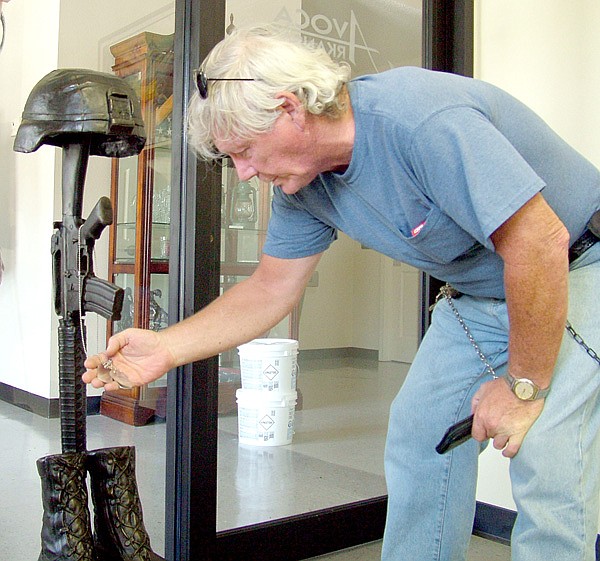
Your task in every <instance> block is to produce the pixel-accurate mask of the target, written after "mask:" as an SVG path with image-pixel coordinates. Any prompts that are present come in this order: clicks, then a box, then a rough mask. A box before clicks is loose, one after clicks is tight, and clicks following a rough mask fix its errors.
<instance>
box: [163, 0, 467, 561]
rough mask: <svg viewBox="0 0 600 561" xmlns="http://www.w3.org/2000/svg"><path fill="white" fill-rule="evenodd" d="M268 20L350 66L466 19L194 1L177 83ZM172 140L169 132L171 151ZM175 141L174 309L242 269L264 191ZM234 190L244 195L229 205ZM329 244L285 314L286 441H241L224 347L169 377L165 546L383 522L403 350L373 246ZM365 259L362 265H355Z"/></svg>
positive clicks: (193, 554)
mask: <svg viewBox="0 0 600 561" xmlns="http://www.w3.org/2000/svg"><path fill="white" fill-rule="evenodd" d="M432 14H433V15H432ZM273 21H279V22H282V23H287V24H294V25H296V26H297V27H298V29H299V31H300V33H301V34H302V37H303V40H306V41H311V42H319V43H320V44H323V46H324V47H325V48H326V49H327V50H328V51H329V52H331V53H332V56H334V57H335V58H339V59H343V60H346V61H348V62H349V63H350V64H351V66H352V68H353V74H354V75H355V76H356V75H359V74H364V73H372V72H380V71H383V70H385V69H388V68H391V67H394V66H398V65H403V64H409V65H421V64H422V60H428V54H429V55H430V54H431V52H433V51H435V53H436V54H437V55H439V52H440V51H447V52H448V53H452V52H453V50H452V45H453V44H454V43H453V38H454V37H458V36H459V33H456V30H457V29H460V30H462V29H463V24H464V23H465V22H464V21H462V20H461V19H460V18H459V17H456V14H455V13H454V11H453V9H450V8H449V7H448V6H447V5H446V3H443V2H435V1H433V0H431V1H429V0H427V1H425V2H424V3H423V5H421V2H412V1H411V2H398V3H397V4H394V6H393V8H392V9H391V10H390V6H389V3H388V2H366V1H363V2H358V1H356V2H343V1H336V2H318V1H316V0H306V1H300V0H294V1H285V2H272V1H267V0H261V1H253V2H242V1H239V0H212V1H206V2H203V1H200V0H198V1H191V2H190V3H189V4H188V3H186V8H185V11H182V12H180V13H178V20H177V25H176V29H177V30H181V35H180V37H181V44H180V45H178V46H177V45H176V51H175V60H177V59H178V58H181V59H183V60H186V61H189V65H188V66H186V67H185V68H182V69H181V72H182V74H181V76H179V77H178V76H177V70H176V73H175V83H174V97H175V99H178V95H179V94H180V95H181V97H182V99H183V106H184V107H185V103H186V98H187V96H189V92H190V89H191V88H192V87H193V86H192V79H191V70H192V69H193V68H195V67H197V66H198V65H199V63H200V61H201V60H202V59H203V58H204V57H205V56H206V54H207V53H208V51H209V50H210V48H212V46H214V44H216V43H217V42H218V41H219V40H220V39H222V38H223V36H224V35H225V33H227V29H228V28H229V30H231V27H232V26H233V27H237V26H245V25H251V24H253V23H261V22H273ZM440 22H443V23H440ZM434 28H436V29H437V31H436V33H435V34H432V30H433V29H434ZM422 29H424V30H425V31H426V33H425V34H423V33H422ZM438 32H439V35H438ZM176 35H177V33H176ZM434 38H435V40H434ZM422 45H425V49H423V48H422ZM434 45H435V49H433V48H432V47H433V46H434ZM178 49H180V50H178ZM450 60H452V57H450ZM437 68H439V69H445V70H452V68H451V67H445V66H444V65H443V64H442V65H439V66H437ZM178 92H179V94H178ZM184 113H185V112H184V111H182V113H181V114H177V113H174V119H173V123H174V130H183V129H182V123H183V122H184ZM184 140H185V139H184V138H178V136H177V135H174V137H173V142H174V151H176V152H177V151H178V147H177V144H176V143H178V142H179V143H181V146H183V143H184ZM180 154H181V157H182V160H181V162H180V167H179V171H177V170H174V173H173V179H172V184H173V185H179V190H180V193H181V198H180V199H179V200H178V201H175V199H173V201H172V208H171V212H172V216H177V217H178V220H177V222H176V223H174V224H173V225H172V229H171V232H172V235H171V256H172V257H171V262H172V263H173V256H176V259H177V260H178V267H177V268H176V270H175V269H172V270H171V271H170V290H169V293H170V295H171V298H172V300H171V306H170V309H169V315H170V317H171V318H172V319H173V320H176V319H178V318H183V317H185V316H187V315H189V314H191V313H193V312H194V311H197V310H198V309H200V308H201V307H203V306H204V305H206V304H207V303H209V302H210V301H211V300H212V299H214V298H215V297H217V296H218V295H219V294H220V293H222V291H224V290H227V289H228V287H229V286H231V285H232V284H234V283H235V282H238V281H239V279H240V278H241V277H243V276H245V274H250V273H251V271H252V269H253V267H255V265H256V260H257V259H258V254H259V252H260V244H261V239H262V236H263V235H264V226H265V220H266V219H267V215H268V206H267V205H266V204H265V202H266V201H268V197H269V190H268V186H265V185H262V184H260V183H259V182H250V184H249V185H246V184H243V183H241V182H239V180H238V178H236V176H235V172H234V170H232V169H231V168H230V167H229V166H225V167H224V168H223V169H222V170H221V168H216V169H215V167H212V166H210V165H206V164H204V163H202V162H196V161H195V160H194V159H193V158H190V157H189V155H188V154H187V153H186V151H185V150H184V149H183V148H182V149H181V151H180ZM178 173H179V174H180V175H179V176H177V174H178ZM236 197H237V199H238V201H239V200H240V199H241V200H242V201H243V202H244V203H245V204H244V205H240V206H239V208H240V209H242V207H243V212H242V213H241V214H237V210H236V209H237V208H238V206H237V205H236V204H235V202H234V199H235V198H236ZM242 215H243V216H242ZM334 246H336V247H335V248H332V249H330V250H329V251H328V252H327V254H326V256H325V257H324V258H323V260H322V261H323V262H322V264H321V265H320V267H319V270H318V271H317V274H316V275H315V276H314V278H313V279H311V282H310V283H309V286H308V288H307V291H306V294H305V296H304V299H303V302H302V305H301V306H300V307H299V309H298V311H297V317H296V318H288V320H287V327H284V329H287V333H290V331H289V327H290V325H294V322H295V325H296V326H297V327H296V328H297V338H298V340H299V342H300V349H301V351H300V357H299V367H300V372H299V374H298V378H297V381H298V398H299V399H298V403H297V406H296V420H297V422H296V426H295V430H296V432H295V434H294V437H293V441H292V443H291V444H290V445H288V446H279V447H269V448H263V447H259V446H254V447H248V446H241V445H240V443H239V439H238V428H237V406H236V403H235V389H236V387H239V364H238V363H237V353H236V352H235V351H233V352H230V353H227V354H224V355H223V356H221V357H219V358H218V359H217V358H215V359H210V360H206V361H202V362H200V363H195V364H192V365H187V366H186V367H183V368H181V369H179V375H178V376H172V377H169V388H168V404H167V410H168V411H169V415H168V417H167V429H168V434H167V504H168V505H170V507H171V508H170V509H169V510H168V517H167V521H166V533H167V546H166V558H167V559H177V560H178V561H192V560H195V559H218V560H219V561H220V560H225V559H236V560H237V559H245V560H252V559H257V560H258V559H265V558H273V559H305V558H308V557H311V556H315V555H318V554H321V553H325V552H327V551H332V550H336V549H342V548H344V547H348V546H351V545H354V544H358V543H363V542H366V541H370V540H374V539H378V538H380V537H381V535H382V531H383V525H384V519H385V509H386V498H385V482H384V480H383V467H382V466H383V442H384V438H385V432H386V424H387V410H388V407H389V403H390V401H391V399H392V398H393V396H394V394H395V393H396V391H397V389H398V388H399V386H400V385H401V383H402V379H403V375H404V373H405V371H406V368H407V365H406V364H399V363H394V362H380V361H379V360H378V344H377V342H376V341H377V339H378V337H379V333H378V329H379V322H373V321H372V314H371V312H372V311H373V310H375V309H378V307H379V305H380V304H381V303H380V302H379V300H378V299H379V297H380V295H379V292H378V290H379V287H378V283H377V282H375V283H374V282H373V278H377V275H378V270H379V269H378V268H379V267H380V262H379V257H378V256H376V255H375V254H374V253H373V252H372V251H371V250H368V249H365V248H362V247H360V246H357V245H356V244H354V243H353V242H352V241H350V240H349V239H341V240H340V241H338V242H336V244H334ZM337 252H339V254H340V255H336V253H337ZM365 265H369V266H371V267H373V268H372V269H370V270H368V271H367V273H368V278H366V277H364V276H361V275H360V272H361V270H364V266H365ZM417 276H418V275H415V277H417ZM415 283H416V284H418V281H415ZM413 288H414V287H413ZM176 292H178V293H179V294H180V295H181V298H180V299H179V300H178V301H176V300H173V298H174V296H173V295H174V294H175V293H176ZM416 300H417V297H415V307H416V308H418V302H417V301H416ZM414 315H415V322H414V323H415V325H414V331H415V332H416V331H417V321H416V316H417V314H416V313H415V314H414ZM361 324H363V325H361ZM359 327H360V329H358V328H359ZM257 544H262V545H264V548H261V547H258V546H257Z"/></svg>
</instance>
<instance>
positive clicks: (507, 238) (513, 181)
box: [84, 29, 600, 561]
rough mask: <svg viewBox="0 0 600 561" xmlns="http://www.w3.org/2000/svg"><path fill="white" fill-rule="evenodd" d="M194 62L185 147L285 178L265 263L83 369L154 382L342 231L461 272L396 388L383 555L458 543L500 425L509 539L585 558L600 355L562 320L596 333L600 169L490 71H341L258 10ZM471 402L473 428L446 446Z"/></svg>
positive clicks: (232, 332)
mask: <svg viewBox="0 0 600 561" xmlns="http://www.w3.org/2000/svg"><path fill="white" fill-rule="evenodd" d="M197 82H198V93H197V94H196V95H195V97H194V98H193V99H192V101H191V105H190V127H189V130H190V142H191V144H192V146H194V148H195V149H196V150H197V151H198V153H199V154H200V155H201V156H203V157H205V158H216V157H220V156H222V155H224V154H226V155H228V156H229V157H230V158H231V159H232V160H233V162H234V164H235V166H236V169H237V172H238V175H239V177H240V179H241V180H247V179H249V178H251V177H253V176H258V177H259V178H260V179H261V180H264V181H271V182H273V184H274V185H275V186H276V187H275V189H274V202H273V212H272V218H271V222H270V224H269V230H268V235H267V241H266V243H265V246H264V254H263V256H262V259H261V262H260V264H259V266H258V267H257V270H256V272H255V273H254V274H253V275H252V276H251V277H250V278H249V279H248V280H246V281H244V282H242V283H240V284H239V285H237V286H236V287H234V288H232V289H231V290H228V291H227V292H226V293H225V294H224V295H223V296H221V297H220V298H218V299H217V300H216V301H215V302H213V303H212V304H210V305H209V306H207V307H206V308H205V309H204V310H202V311H201V312H199V313H198V314H196V315H194V316H192V317H190V318H187V319H185V320H184V321H182V322H181V323H179V324H176V325H173V326H171V327H169V328H168V329H166V330H164V331H161V332H158V333H154V332H148V331H142V330H127V331H124V332H122V333H119V334H117V335H115V336H113V337H112V338H111V340H110V341H109V345H108V348H107V350H106V352H105V353H103V354H102V355H100V356H95V357H90V358H89V359H88V360H87V362H86V366H87V367H88V368H89V371H88V372H87V373H86V374H85V375H84V380H85V381H86V382H90V383H91V384H92V385H93V386H94V387H102V386H103V385H104V386H105V387H106V388H107V389H115V388H116V387H118V385H117V382H116V381H113V380H111V377H110V376H109V377H107V374H112V377H113V378H115V379H116V380H121V382H124V383H127V384H135V385H139V384H145V383H148V382H150V381H152V380H154V379H156V378H158V377H159V376H161V375H163V374H164V373H165V372H167V371H168V370H169V369H171V368H173V367H175V366H177V365H181V364H184V363H187V362H190V361H194V360H198V359H202V358H206V357H209V356H212V355H215V354H217V353H219V352H221V351H224V350H226V349H229V348H232V347H235V346H236V345H239V344H241V343H243V342H246V341H248V340H250V339H253V338H254V337H257V336H259V335H260V334H261V333H263V332H265V331H266V330H267V329H269V328H270V327H272V326H273V325H275V324H276V323H278V322H279V321H280V320H281V319H282V318H283V317H285V315H286V314H288V313H289V311H290V310H291V309H292V307H293V306H294V305H295V303H296V302H297V301H298V299H299V298H300V297H301V295H302V292H303V290H304V288H305V286H306V283H307V281H308V279H309V278H310V276H311V274H312V272H313V271H314V269H315V267H316V266H317V263H318V261H319V258H320V255H321V254H322V253H323V251H325V250H326V249H327V247H328V246H329V245H330V244H331V242H332V241H333V240H334V239H335V235H336V230H337V229H339V230H342V231H344V232H346V233H347V234H348V235H350V236H351V237H353V238H354V239H356V240H359V241H360V242H361V243H363V244H365V245H367V246H368V247H371V248H373V249H375V250H378V251H380V252H382V253H384V254H386V255H388V256H390V257H392V258H394V259H397V260H402V261H404V262H406V263H409V264H411V265H413V266H415V267H418V268H420V269H423V270H425V271H427V272H429V273H431V274H432V275H434V276H435V277H437V278H440V279H443V280H445V281H448V282H449V283H451V284H452V286H453V287H454V289H455V290H456V291H460V292H459V293H457V292H454V293H453V294H454V297H449V298H446V299H443V300H442V301H440V302H439V303H438V304H437V305H436V307H435V310H434V313H433V317H432V324H431V327H430V328H429V330H428V332H427V335H426V337H425V338H424V341H423V342H422V344H421V346H420V349H419V352H418V354H417V356H416V358H415V361H414V363H413V365H412V367H411V371H410V373H409V375H408V377H407V380H406V382H405V383H404V385H403V388H402V390H401V391H400V393H399V395H398V397H397V398H396V400H395V401H394V403H393V405H392V410H391V416H390V425H389V434H388V440H387V446H386V458H385V461H386V478H387V485H388V492H389V510H388V520H387V526H386V532H385V538H384V546H383V559H385V560H388V561H389V560H397V561H416V560H462V559H465V557H466V551H467V547H468V541H469V535H470V532H471V527H472V522H473V515H474V507H475V483H476V470H477V456H478V454H479V453H480V451H481V450H482V444H480V443H482V442H485V441H487V440H488V439H492V441H493V445H494V447H495V448H498V449H500V450H503V454H504V455H505V456H508V457H510V458H512V460H511V480H512V486H513V494H514V497H515V501H516V503H517V506H518V511H519V513H518V518H517V522H516V526H515V529H514V534H513V541H512V551H513V559H515V560H519V561H533V560H539V561H541V560H544V561H546V560H547V559H560V560H561V561H582V560H586V561H592V560H593V559H594V543H595V540H596V534H597V530H598V506H599V504H598V502H599V496H600V476H599V473H598V472H599V470H598V469H597V460H598V457H599V456H600V438H599V437H598V427H599V426H600V407H598V406H597V402H598V395H599V392H600V389H599V382H600V376H599V373H600V371H599V364H598V362H596V361H595V360H594V359H593V358H592V357H590V355H589V354H588V353H586V351H585V349H584V348H582V346H581V345H580V344H578V343H577V342H576V341H575V339H574V338H572V337H570V336H564V337H563V334H564V331H565V329H564V328H565V323H566V321H567V311H568V317H569V320H570V322H571V323H572V325H573V326H574V327H575V328H576V329H577V330H578V332H579V333H580V334H581V335H582V336H583V338H584V339H585V341H586V343H587V344H588V345H591V346H592V347H596V348H600V336H599V334H598V330H597V329H596V326H597V319H596V318H597V317H598V314H599V312H600V304H599V299H598V298H596V297H595V296H594V289H595V287H597V286H599V284H598V283H599V281H600V244H596V245H593V243H592V242H593V241H595V240H596V238H595V237H593V235H592V234H591V233H590V232H589V231H587V230H586V225H587V224H588V221H589V220H590V218H591V217H592V215H593V214H594V212H595V211H596V210H598V209H599V208H600V173H599V172H598V170H596V169H595V168H594V167H593V166H592V165H591V164H590V163H589V162H587V161H586V160H584V159H583V158H582V157H581V156H580V155H579V154H577V153H576V152H575V151H574V150H573V149H571V148H570V147H569V146H567V145H566V144H565V143H564V142H563V141H562V140H561V139H560V138H558V137H557V136H556V135H555V134H554V133H553V132H552V131H551V130H550V129H549V128H548V127H547V126H546V125H545V124H544V123H543V122H542V121H541V120H540V119H539V118H538V117H537V116H536V115H534V114H533V113H532V112H531V111H530V110H528V109H527V108H525V107H524V106H523V105H522V104H520V103H519V102H518V101H516V100H515V99H513V98H512V97H510V96H509V95H508V94H506V93H504V92H502V91H500V90H498V89H497V88H495V87H493V86H491V85H489V84H485V83H482V82H479V81H476V80H472V79H468V78H463V77H458V76H453V75H448V74H441V73H435V72H430V71H426V70H423V69H418V68H400V69H395V70H391V71H388V72H385V73H382V74H378V75H374V76H366V77H363V78H359V79H357V80H353V81H348V70H347V68H346V67H345V66H343V65H338V64H335V63H333V62H332V61H331V60H330V59H329V58H328V57H327V56H326V55H325V54H324V53H323V52H320V51H312V50H309V49H307V48H305V47H302V46H300V45H298V44H296V43H294V42H291V41H286V40H284V39H281V38H278V37H277V36H275V35H272V34H270V32H268V31H266V30H262V29H254V30H248V31H238V32H237V33H235V34H234V35H232V36H230V37H228V38H226V39H225V40H224V41H223V42H221V43H220V44H219V45H217V46H216V47H215V48H214V49H213V51H212V52H211V54H210V55H209V56H208V57H207V59H206V60H205V62H204V64H203V66H202V70H201V71H199V72H198V74H197ZM584 232H586V233H585V235H584V238H583V239H582V240H579V238H580V236H582V234H583V233H584ZM590 240H591V241H590ZM570 246H571V247H572V249H571V252H570V250H569V248H570ZM590 246H591V247H590ZM570 255H571V259H570ZM569 261H571V263H569ZM569 268H571V272H569ZM467 335H468V336H467ZM107 359H111V361H112V365H107V366H110V367H111V372H107V371H106V369H103V368H102V366H101V363H102V362H106V360H107ZM98 376H101V378H102V380H105V381H106V383H105V382H104V381H102V380H101V379H99V378H98ZM471 412H473V413H474V424H473V431H472V434H473V436H474V438H475V440H471V441H470V442H468V443H466V444H464V445H462V446H460V447H457V448H455V449H454V450H453V451H452V452H450V453H449V454H446V455H443V456H442V455H438V454H436V452H435V445H436V443H437V442H438V440H439V438H440V436H441V435H442V434H443V432H444V430H445V428H446V427H447V426H448V425H450V424H452V423H454V422H456V421H457V420H459V419H461V418H463V417H466V416H467V415H468V414H469V413H471Z"/></svg>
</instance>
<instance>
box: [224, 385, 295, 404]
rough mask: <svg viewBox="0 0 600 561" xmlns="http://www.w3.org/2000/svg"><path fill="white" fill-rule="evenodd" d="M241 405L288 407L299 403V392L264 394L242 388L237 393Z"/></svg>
mask: <svg viewBox="0 0 600 561" xmlns="http://www.w3.org/2000/svg"><path fill="white" fill-rule="evenodd" d="M235 397H236V400H237V402H238V403H239V404H241V405H255V406H256V405H259V406H263V407H288V406H290V405H292V404H294V405H295V404H296V401H298V392H295V391H294V392H263V391H260V390H245V389H243V388H240V389H239V390H236V392H235Z"/></svg>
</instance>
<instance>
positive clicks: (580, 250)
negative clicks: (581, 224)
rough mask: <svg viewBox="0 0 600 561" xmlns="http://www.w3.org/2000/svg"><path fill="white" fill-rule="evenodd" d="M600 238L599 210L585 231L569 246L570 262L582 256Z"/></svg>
mask: <svg viewBox="0 0 600 561" xmlns="http://www.w3.org/2000/svg"><path fill="white" fill-rule="evenodd" d="M598 240H600V210H597V211H596V212H595V213H594V214H593V215H592V218H591V219H590V221H589V222H588V225H587V228H586V229H585V232H584V233H583V234H581V236H579V238H577V240H575V243H574V244H573V245H572V246H571V247H570V248H569V263H573V261H575V259H577V258H578V257H581V256H582V255H583V254H584V253H585V252H586V251H587V250H588V249H590V247H592V246H593V245H594V244H595V243H596V242H597V241H598Z"/></svg>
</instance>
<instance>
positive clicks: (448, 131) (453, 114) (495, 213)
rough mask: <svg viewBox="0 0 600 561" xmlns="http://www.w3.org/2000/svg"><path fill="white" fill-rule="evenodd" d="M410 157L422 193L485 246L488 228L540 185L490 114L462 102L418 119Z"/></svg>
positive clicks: (500, 221)
mask: <svg viewBox="0 0 600 561" xmlns="http://www.w3.org/2000/svg"><path fill="white" fill-rule="evenodd" d="M411 160H412V165H413V169H414V172H415V174H416V175H417V177H418V178H419V182H420V183H421V185H422V186H423V188H424V189H425V191H426V195H427V196H428V197H429V198H430V199H431V200H432V201H433V202H434V203H435V204H436V205H438V206H439V208H440V210H441V211H442V212H443V213H445V214H447V215H448V216H450V217H451V218H452V220H454V221H455V222H456V223H457V224H458V225H459V226H460V227H461V228H463V229H464V230H465V231H467V232H469V233H470V234H471V235H472V236H473V237H474V238H475V239H477V240H478V241H479V242H480V243H482V244H483V245H484V246H486V247H488V248H489V249H491V250H494V245H493V243H492V241H491V240H490V236H491V234H492V233H493V232H494V231H495V230H496V229H497V228H498V227H499V226H501V225H502V224H503V223H504V222H505V221H506V220H508V218H510V217H511V216H512V215H513V214H514V213H515V212H516V211H517V210H519V209H520V208H521V207H522V206H523V205H524V204H525V203H526V202H527V201H529V200H530V199H531V198H532V197H533V196H534V195H535V194H536V193H538V192H539V191H541V190H542V189H543V188H544V186H545V184H544V182H543V180H542V179H541V178H540V177H539V176H538V175H537V174H536V173H535V171H534V170H533V169H532V168H531V166H529V164H528V163H527V162H526V161H525V159H524V158H523V157H522V156H521V155H520V154H519V152H518V151H517V150H516V149H515V147H514V146H513V145H512V144H511V143H510V142H509V140H508V139H507V138H506V137H505V136H504V135H503V134H502V133H501V132H500V131H499V130H498V129H497V128H496V127H495V126H494V125H493V124H492V123H491V122H490V120H489V119H488V118H487V117H485V116H484V115H482V114H481V113H480V112H479V111H477V110H475V109H472V108H467V107H457V108H451V109H446V110H444V111H441V112H439V113H437V114H435V115H433V116H432V117H431V118H429V119H428V120H427V121H426V122H425V123H423V124H422V125H421V126H420V127H419V129H418V130H417V131H416V132H415V136H414V139H413V143H412V145H411Z"/></svg>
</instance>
